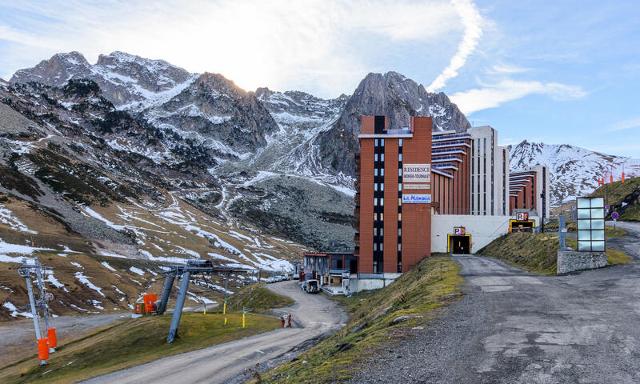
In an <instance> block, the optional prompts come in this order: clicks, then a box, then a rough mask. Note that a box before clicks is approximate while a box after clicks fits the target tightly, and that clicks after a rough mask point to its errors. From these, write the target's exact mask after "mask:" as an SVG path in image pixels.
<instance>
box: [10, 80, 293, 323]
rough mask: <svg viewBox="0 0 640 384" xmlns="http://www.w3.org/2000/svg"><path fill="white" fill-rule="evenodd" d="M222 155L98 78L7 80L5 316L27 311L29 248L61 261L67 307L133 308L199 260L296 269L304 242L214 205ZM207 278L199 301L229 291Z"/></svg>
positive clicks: (52, 275) (56, 272) (56, 271)
mask: <svg viewBox="0 0 640 384" xmlns="http://www.w3.org/2000/svg"><path fill="white" fill-rule="evenodd" d="M217 156H218V152H217V151H211V150H210V149H209V148H207V147H205V146H203V145H201V143H199V142H197V141H195V140H193V139H191V138H184V137H181V136H180V135H172V134H170V133H168V132H167V131H163V130H162V129H161V128H158V127H156V126H154V125H152V124H150V123H149V122H148V121H147V120H145V119H143V118H140V116H139V115H134V114H131V113H129V112H126V111H123V110H119V109H117V108H116V107H115V106H114V105H113V104H112V103H111V102H110V101H109V100H108V99H107V98H106V94H105V93H103V92H102V89H101V88H100V86H99V85H98V84H97V83H96V82H94V81H92V80H88V79H78V80H75V79H71V80H69V81H68V82H66V83H65V84H64V85H63V86H61V87H54V86H48V85H43V84H41V83H34V82H30V83H26V84H21V83H16V84H12V85H6V84H3V85H0V282H1V284H0V288H1V289H0V303H2V306H1V307H0V319H6V318H15V317H18V316H27V314H25V313H26V312H25V306H26V304H27V303H26V296H25V295H24V282H22V281H21V279H20V277H19V276H18V275H17V272H16V270H15V267H16V266H17V265H18V264H19V263H20V262H22V261H23V260H24V258H25V257H26V259H27V260H28V259H30V258H32V257H34V256H38V257H39V259H40V260H41V261H42V262H43V263H45V265H47V266H48V267H51V268H53V269H52V270H51V271H50V272H47V273H48V276H47V281H49V283H50V289H51V290H53V292H54V295H55V297H56V298H57V300H56V302H55V303H54V304H52V308H53V311H54V313H56V314H62V313H70V312H96V311H104V310H123V309H128V308H130V307H131V306H132V305H133V303H134V302H135V300H136V299H137V298H138V297H139V294H140V293H141V292H144V291H145V290H147V289H152V290H155V291H156V292H157V291H158V290H159V286H158V285H159V284H161V279H160V278H159V277H158V274H159V273H160V272H162V268H164V267H165V266H166V265H167V264H175V263H180V262H184V260H185V259H188V258H206V259H212V260H214V262H216V263H219V264H222V265H229V266H237V267H242V268H245V269H250V270H262V271H264V273H265V274H266V275H268V274H280V273H282V272H284V271H287V270H291V269H292V265H291V263H290V262H289V261H288V260H291V259H292V258H294V257H295V256H296V255H298V254H300V252H302V251H303V250H304V249H305V248H304V247H302V246H300V245H298V244H295V243H293V242H291V241H289V240H286V239H282V238H280V237H276V236H273V235H271V234H269V233H266V231H265V230H261V229H260V228H258V227H256V226H253V225H251V224H250V222H248V221H243V222H240V221H238V220H232V219H229V218H228V217H226V216H224V215H222V214H221V212H220V211H219V210H216V209H215V208H213V207H214V206H215V205H216V204H217V203H218V202H219V201H220V200H221V194H220V190H221V188H220V184H219V180H217V179H216V178H214V177H213V176H212V175H211V174H210V171H209V169H210V167H212V166H215V165H217V164H218V160H217ZM255 278H256V276H255V275H254V274H253V273H252V274H250V275H247V276H244V275H238V276H235V277H234V282H233V283H232V284H231V285H230V286H231V287H232V288H233V287H235V286H237V285H238V284H240V283H241V282H242V281H243V279H255ZM200 283H201V286H202V287H204V288H203V289H199V288H197V287H194V289H193V290H192V291H191V295H192V296H191V297H192V298H193V299H194V300H195V301H197V302H199V303H202V302H204V301H205V299H206V300H209V301H211V300H215V299H216V298H219V297H220V295H221V294H222V293H224V292H225V290H224V288H222V284H221V281H220V280H219V279H213V280H207V281H202V282H200ZM207 297H208V298H207Z"/></svg>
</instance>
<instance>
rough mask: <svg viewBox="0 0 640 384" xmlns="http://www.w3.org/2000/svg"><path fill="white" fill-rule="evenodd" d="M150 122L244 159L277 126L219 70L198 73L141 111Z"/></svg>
mask: <svg viewBox="0 0 640 384" xmlns="http://www.w3.org/2000/svg"><path fill="white" fill-rule="evenodd" d="M142 116H143V117H144V118H145V119H147V120H148V121H149V122H150V123H151V124H152V125H154V126H156V127H159V128H161V129H162V130H165V131H170V132H173V133H176V134H178V135H180V136H181V137H188V138H191V139H193V140H194V141H195V142H197V143H199V144H200V145H201V146H203V147H205V148H207V149H209V150H212V151H215V152H216V153H217V154H218V156H220V157H221V158H234V159H236V160H238V159H244V158H247V157H249V156H251V155H252V154H253V153H255V151H256V150H257V148H258V147H263V146H265V145H266V143H267V142H266V137H267V136H268V135H270V134H271V133H273V132H275V131H277V130H278V125H277V124H276V122H275V121H274V119H273V117H272V116H271V114H269V111H268V110H267V109H266V108H265V107H264V105H263V104H262V103H261V102H260V101H258V99H257V98H256V97H255V95H254V94H253V93H252V92H246V91H244V90H242V89H241V88H239V87H237V86H236V85H235V84H234V83H233V82H231V81H230V80H228V79H226V78H224V77H223V76H222V75H219V74H211V73H205V74H202V75H200V76H199V77H198V78H197V79H196V80H195V81H194V82H193V83H191V84H190V85H189V86H188V87H186V88H185V89H184V90H182V92H180V93H179V94H177V95H176V96H174V97H173V98H171V99H170V100H168V101H167V102H164V103H161V104H157V105H155V106H152V107H150V108H148V109H146V110H144V111H143V112H142Z"/></svg>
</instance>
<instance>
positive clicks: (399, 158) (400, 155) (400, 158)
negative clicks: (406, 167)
mask: <svg viewBox="0 0 640 384" xmlns="http://www.w3.org/2000/svg"><path fill="white" fill-rule="evenodd" d="M398 161H402V153H398Z"/></svg>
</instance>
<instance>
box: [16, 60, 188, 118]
mask: <svg viewBox="0 0 640 384" xmlns="http://www.w3.org/2000/svg"><path fill="white" fill-rule="evenodd" d="M196 78H197V76H196V75H195V74H191V73H189V72H187V71H185V70H184V69H182V68H179V67H176V66H173V65H171V64H169V63H167V62H166V61H163V60H151V59H145V58H142V57H139V56H135V55H130V54H128V53H124V52H113V53H111V54H109V55H100V56H99V58H98V62H97V63H96V64H90V63H89V62H88V61H87V59H85V58H84V56H82V54H80V53H79V52H69V53H58V54H55V55H53V57H51V58H50V59H48V60H43V61H41V62H40V63H39V64H38V65H36V66H35V67H33V68H27V69H21V70H18V71H17V72H16V73H15V74H14V75H13V76H12V77H11V79H10V80H9V81H10V82H11V83H28V82H36V83H40V84H44V85H49V86H54V87H61V86H63V85H64V84H65V83H66V82H67V81H69V80H72V79H89V80H93V81H94V82H96V83H97V84H98V85H99V86H100V89H102V91H103V93H104V96H105V98H106V99H108V100H109V101H111V103H113V104H114V105H115V106H116V107H117V108H119V109H131V110H141V109H144V108H145V107H147V106H149V105H151V104H157V103H160V102H162V101H164V100H168V99H170V98H171V97H173V96H175V95H176V94H178V93H180V92H181V91H182V90H183V89H184V88H185V87H187V86H188V85H189V84H191V83H192V82H193V81H194V80H195V79H196Z"/></svg>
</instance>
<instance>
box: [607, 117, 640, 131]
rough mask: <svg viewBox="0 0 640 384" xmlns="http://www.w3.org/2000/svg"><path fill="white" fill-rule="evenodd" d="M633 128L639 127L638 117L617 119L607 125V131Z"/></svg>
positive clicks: (639, 118) (639, 120) (639, 119)
mask: <svg viewBox="0 0 640 384" xmlns="http://www.w3.org/2000/svg"><path fill="white" fill-rule="evenodd" d="M635 128H640V117H634V118H632V119H628V120H622V121H618V122H617V123H614V124H612V125H611V127H609V132H617V131H626V130H628V129H635Z"/></svg>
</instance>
